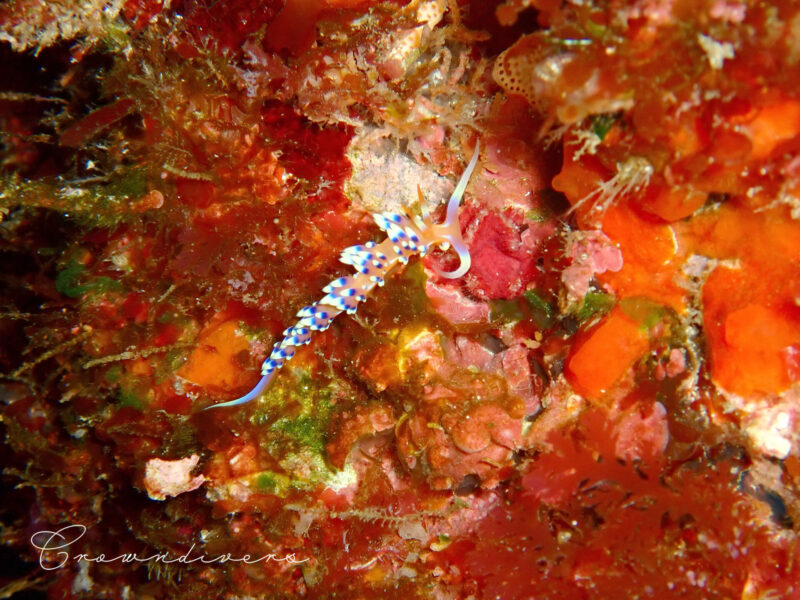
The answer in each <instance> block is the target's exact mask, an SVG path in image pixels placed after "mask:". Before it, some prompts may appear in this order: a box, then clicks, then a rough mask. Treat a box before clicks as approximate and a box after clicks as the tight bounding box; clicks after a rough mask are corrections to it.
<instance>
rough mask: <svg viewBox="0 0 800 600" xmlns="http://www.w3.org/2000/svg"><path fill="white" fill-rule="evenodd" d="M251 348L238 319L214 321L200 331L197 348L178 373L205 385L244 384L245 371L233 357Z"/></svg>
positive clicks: (231, 385) (227, 386)
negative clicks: (221, 321) (219, 322)
mask: <svg viewBox="0 0 800 600" xmlns="http://www.w3.org/2000/svg"><path fill="white" fill-rule="evenodd" d="M249 349H250V342H248V341H247V338H245V337H244V336H243V335H242V334H241V332H240V331H239V326H238V323H237V322H236V321H234V320H230V321H225V322H224V323H221V324H212V325H210V326H209V327H206V329H205V330H204V331H203V332H202V333H201V334H200V337H199V339H198V343H197V347H196V348H195V350H194V352H192V355H191V356H190V357H189V361H188V362H187V363H186V365H185V366H184V367H183V368H181V370H180V371H178V374H179V375H180V376H181V377H183V378H184V379H188V380H189V381H191V382H192V383H196V384H197V385H202V386H222V387H226V388H230V387H238V386H241V385H242V384H244V383H246V381H244V379H245V378H244V377H243V376H244V375H245V373H243V371H242V369H241V368H240V367H239V366H237V365H236V362H235V360H234V358H235V357H236V355H237V354H239V353H241V352H248V351H249ZM246 379H248V380H249V377H247V378H246Z"/></svg>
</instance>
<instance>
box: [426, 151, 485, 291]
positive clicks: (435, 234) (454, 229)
mask: <svg viewBox="0 0 800 600" xmlns="http://www.w3.org/2000/svg"><path fill="white" fill-rule="evenodd" d="M479 151H480V144H479V143H476V144H475V151H474V152H473V153H472V158H471V159H470V161H469V165H467V168H466V170H465V171H464V173H463V175H461V179H459V180H458V184H457V185H456V189H455V190H453V193H452V194H451V196H450V200H448V201H447V215H446V216H445V220H444V223H442V224H441V225H435V224H432V223H426V225H427V228H428V230H429V231H430V232H431V234H432V235H431V237H432V240H431V242H430V243H431V244H437V243H438V244H444V243H448V244H450V246H451V247H452V248H453V250H455V252H456V254H458V258H459V259H460V261H461V263H460V264H459V266H458V268H457V269H456V270H455V271H440V270H439V269H437V268H435V267H434V270H435V271H436V272H437V273H438V274H439V275H441V276H442V277H446V278H448V279H457V278H458V277H462V276H463V275H464V274H466V272H467V271H469V268H470V266H471V264H472V261H471V259H470V256H469V249H468V248H467V244H466V243H465V242H464V238H462V237H461V225H460V224H459V222H458V207H459V204H460V203H461V198H462V197H463V196H464V191H465V190H466V189H467V183H468V182H469V178H470V177H471V176H472V172H473V171H474V170H475V165H476V164H477V163H478V153H479Z"/></svg>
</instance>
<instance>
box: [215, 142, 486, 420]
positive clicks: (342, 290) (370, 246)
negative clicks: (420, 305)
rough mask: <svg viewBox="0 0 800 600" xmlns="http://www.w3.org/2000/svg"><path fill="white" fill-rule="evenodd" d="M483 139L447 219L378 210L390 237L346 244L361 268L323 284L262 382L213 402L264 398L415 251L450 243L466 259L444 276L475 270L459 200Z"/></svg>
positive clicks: (264, 369)
mask: <svg viewBox="0 0 800 600" xmlns="http://www.w3.org/2000/svg"><path fill="white" fill-rule="evenodd" d="M478 150H479V148H478V145H477V144H476V145H475V152H474V154H473V155H472V159H471V160H470V162H469V165H468V166H467V169H466V170H465V171H464V174H463V175H462V176H461V179H459V181H458V184H457V185H456V189H455V190H454V191H453V194H452V196H450V200H449V201H448V204H447V216H446V218H445V221H444V223H442V224H440V225H437V224H435V223H432V222H431V221H430V220H429V219H428V217H427V215H426V216H425V217H424V218H422V219H419V218H417V217H412V216H411V215H410V213H409V212H408V211H405V214H398V213H390V212H385V213H380V214H373V215H372V217H373V219H375V223H376V224H377V225H378V227H380V228H381V229H382V230H383V231H385V232H386V235H387V239H385V240H384V241H383V242H381V243H380V244H376V243H375V242H367V243H365V244H359V245H356V246H351V247H350V248H345V249H344V250H343V251H342V255H341V257H340V258H339V261H340V262H342V263H344V264H346V265H351V266H352V267H353V268H354V269H355V270H356V273H354V274H353V275H347V276H345V277H339V278H338V279H334V280H333V281H331V282H330V283H329V284H328V285H326V286H325V287H324V288H323V290H322V291H323V292H324V293H325V296H323V297H322V298H321V299H320V300H319V301H318V302H316V303H314V304H312V305H310V306H306V307H304V308H302V309H300V311H299V312H298V313H297V317H298V318H299V319H300V320H299V321H298V322H297V323H296V324H295V325H294V327H290V328H289V329H287V330H286V331H284V332H283V335H284V337H283V339H282V340H281V341H280V342H278V343H276V344H275V345H274V346H273V348H272V353H271V354H270V355H269V358H267V360H265V361H264V363H263V364H262V365H261V375H262V377H261V379H260V380H259V382H258V383H257V384H256V386H255V387H254V388H253V389H252V390H250V391H249V392H248V393H247V394H245V395H244V396H242V397H241V398H236V399H235V400H231V401H229V402H222V403H220V404H214V405H213V406H209V407H207V408H206V409H204V410H207V409H208V408H219V407H223V406H238V405H240V404H245V403H246V402H250V401H251V400H254V399H256V398H258V397H259V396H260V395H261V394H262V393H264V390H266V389H267V386H268V385H269V384H270V382H271V381H272V378H273V377H274V375H275V373H276V372H277V370H278V369H280V368H281V367H282V366H283V365H284V363H285V362H286V361H288V360H290V359H291V358H292V357H293V356H294V354H295V348H296V347H298V346H304V345H306V344H308V343H309V342H310V341H311V334H312V332H314V331H324V330H326V329H327V328H328V327H330V324H331V321H333V319H335V318H336V317H337V316H338V315H339V314H341V313H343V312H346V313H348V314H353V313H355V312H356V310H358V305H359V303H361V302H363V301H364V300H366V299H367V295H368V294H369V293H370V292H371V291H372V290H373V289H374V288H375V286H382V285H383V284H384V282H385V281H386V277H387V275H388V274H389V272H390V271H391V270H392V269H394V268H395V267H397V266H398V265H405V264H407V263H408V260H409V258H411V257H412V256H414V255H415V254H419V255H420V256H425V254H426V253H427V252H428V250H429V249H430V248H431V246H434V245H437V244H445V243H447V244H450V245H451V246H452V247H453V249H454V250H455V251H456V253H457V254H458V256H459V258H460V259H461V264H460V265H459V267H458V269H456V270H455V271H451V272H446V273H442V272H439V274H440V275H442V276H443V277H450V278H455V277H461V276H462V275H463V274H464V273H466V272H467V271H468V270H469V267H470V256H469V250H468V248H467V245H466V243H464V240H463V238H462V237H461V227H460V225H459V223H458V206H459V203H460V202H461V197H462V196H463V195H464V190H465V189H466V187H467V183H468V181H469V178H470V175H472V171H473V170H474V169H475V165H476V164H477V162H478Z"/></svg>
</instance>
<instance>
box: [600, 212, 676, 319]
mask: <svg viewBox="0 0 800 600" xmlns="http://www.w3.org/2000/svg"><path fill="white" fill-rule="evenodd" d="M603 232H605V234H606V235H608V237H609V238H610V239H611V241H612V242H613V243H615V244H616V245H617V246H618V247H619V249H620V250H621V251H622V256H623V257H624V260H625V262H624V264H623V266H622V269H620V270H619V271H617V272H613V271H607V272H606V273H603V274H601V275H598V279H599V280H600V282H601V283H603V284H604V285H609V286H611V288H613V290H614V292H615V293H616V294H617V295H618V296H619V297H628V296H647V297H649V298H651V299H653V300H655V301H657V302H658V303H660V304H665V305H667V306H671V307H672V308H674V309H675V310H676V311H678V312H682V311H683V305H684V297H685V290H683V289H681V288H679V287H678V286H677V285H676V284H675V281H674V277H675V259H676V254H677V251H678V247H677V245H676V238H675V235H674V232H673V230H672V229H671V227H670V226H669V225H666V224H663V223H654V222H652V221H650V220H647V219H644V218H642V217H641V216H639V215H638V214H637V213H636V212H635V211H633V210H632V209H631V208H630V207H629V206H627V205H625V204H612V205H611V206H610V207H609V209H608V211H607V212H606V215H605V218H604V220H603Z"/></svg>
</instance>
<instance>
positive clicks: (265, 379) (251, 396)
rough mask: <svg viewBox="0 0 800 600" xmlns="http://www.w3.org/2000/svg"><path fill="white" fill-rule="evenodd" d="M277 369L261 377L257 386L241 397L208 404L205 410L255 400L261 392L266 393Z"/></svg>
mask: <svg viewBox="0 0 800 600" xmlns="http://www.w3.org/2000/svg"><path fill="white" fill-rule="evenodd" d="M275 373H276V371H272V372H271V373H270V374H269V375H264V376H262V377H261V379H259V380H258V383H257V384H256V386H255V387H254V388H253V389H252V390H250V391H249V392H247V393H246V394H245V395H244V396H242V397H241V398H236V400H229V401H228V402H220V403H219V404H213V405H211V406H206V407H205V408H204V409H203V410H208V409H209V408H223V407H225V406H239V405H240V404H245V403H247V402H250V401H251V400H255V399H256V398H258V397H259V396H260V395H261V394H263V393H264V390H266V389H267V387H268V386H269V384H270V382H271V381H272V378H273V377H274V376H275Z"/></svg>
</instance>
